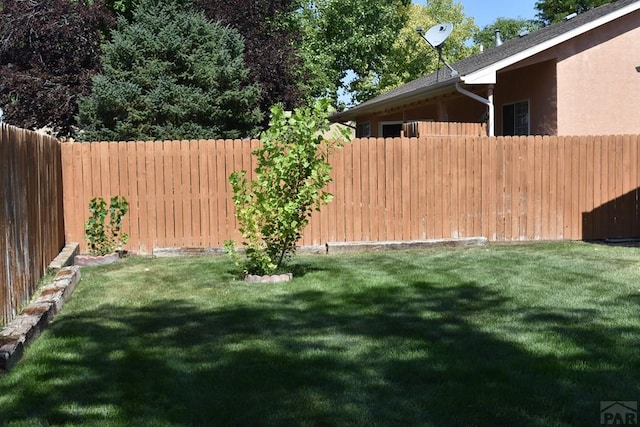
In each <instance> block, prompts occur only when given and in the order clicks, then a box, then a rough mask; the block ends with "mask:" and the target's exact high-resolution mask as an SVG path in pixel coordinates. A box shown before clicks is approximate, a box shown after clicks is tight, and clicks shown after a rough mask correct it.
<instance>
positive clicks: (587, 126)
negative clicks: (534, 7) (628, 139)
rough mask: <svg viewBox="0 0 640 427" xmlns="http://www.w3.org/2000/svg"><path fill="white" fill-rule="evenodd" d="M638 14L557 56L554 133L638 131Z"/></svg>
mask: <svg viewBox="0 0 640 427" xmlns="http://www.w3.org/2000/svg"><path fill="white" fill-rule="evenodd" d="M639 22H640V12H635V13H633V14H631V15H629V16H627V17H624V18H621V19H619V20H617V21H616V22H615V23H612V24H608V25H607V26H606V27H605V28H603V29H599V30H598V31H597V32H593V31H592V32H590V33H587V34H585V35H583V36H581V37H578V38H576V39H574V40H572V41H570V42H567V43H564V44H563V45H562V46H561V49H560V50H559V52H558V64H557V73H558V135H608V134H638V133H640V73H638V72H637V71H636V67H637V66H640V28H634V27H637V26H638V24H639Z"/></svg>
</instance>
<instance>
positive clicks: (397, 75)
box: [376, 0, 477, 93]
mask: <svg viewBox="0 0 640 427" xmlns="http://www.w3.org/2000/svg"><path fill="white" fill-rule="evenodd" d="M443 22H449V23H452V24H453V32H452V33H451V36H450V37H449V38H448V39H447V41H446V42H445V45H444V47H443V56H445V59H446V60H447V62H455V61H458V60H460V59H463V58H465V57H467V56H469V55H470V54H472V53H473V47H470V46H467V45H466V44H465V41H466V40H468V39H470V38H471V37H472V36H473V33H474V32H475V31H476V30H477V27H476V25H475V24H474V23H473V19H471V18H468V17H466V16H465V15H464V12H463V8H462V5H461V4H460V3H454V1H453V0H433V1H430V2H428V4H427V5H426V6H423V5H419V4H412V5H410V6H409V9H408V13H407V20H406V22H405V24H404V26H403V28H402V29H401V30H400V33H399V34H398V38H397V39H396V40H395V42H394V43H393V46H392V49H391V52H390V54H389V56H388V58H387V61H385V66H384V68H383V72H382V73H381V74H380V77H379V79H378V81H379V83H378V87H377V88H376V89H377V92H378V93H379V92H384V91H385V90H389V89H392V88H394V87H396V86H399V85H401V84H403V83H407V82H409V81H411V80H414V79H416V78H418V77H421V76H423V75H425V74H428V73H431V72H433V71H436V70H437V69H438V66H442V65H443V64H441V63H440V60H439V58H438V53H437V51H436V50H435V49H432V48H431V47H429V46H428V45H427V44H426V43H425V41H424V40H423V39H422V37H420V35H419V34H418V33H417V31H416V28H417V27H419V26H421V27H423V28H424V29H425V30H427V29H429V28H430V27H432V26H434V25H436V24H437V23H443Z"/></svg>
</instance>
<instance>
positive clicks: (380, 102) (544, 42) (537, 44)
mask: <svg viewBox="0 0 640 427" xmlns="http://www.w3.org/2000/svg"><path fill="white" fill-rule="evenodd" d="M638 9H640V0H613V1H612V2H611V3H608V4H606V5H603V6H600V7H597V8H594V9H591V10H589V11H587V12H584V13H581V14H579V15H576V16H575V17H573V18H571V19H567V20H565V21H562V22H558V23H556V24H553V25H549V26H547V27H544V28H541V29H540V30H538V31H535V32H532V33H530V34H527V35H525V36H523V37H519V38H515V39H511V40H508V41H506V42H504V43H503V44H502V45H500V46H496V47H494V48H491V49H487V50H485V51H484V52H480V53H477V54H475V55H472V56H469V57H468V58H465V59H463V60H461V61H459V62H456V63H455V64H452V67H453V68H454V69H455V70H456V71H457V72H458V75H457V76H451V75H450V72H449V70H448V69H446V68H441V69H440V70H438V71H436V72H433V73H431V74H428V75H425V76H423V77H420V78H418V79H416V80H413V81H411V82H409V83H407V84H405V85H402V86H399V87H397V88H395V89H392V90H390V91H388V92H385V93H383V94H382V95H380V96H378V97H376V98H373V99H371V100H369V101H366V102H363V103H362V104H360V105H357V106H355V107H353V108H350V109H348V110H345V111H343V112H341V113H336V114H334V115H333V116H332V117H331V121H334V122H343V121H348V120H355V119H356V118H357V117H358V116H360V115H363V114H368V113H375V112H378V111H380V110H382V109H388V108H394V107H398V106H400V105H403V104H407V103H410V102H413V101H417V100H422V99H425V98H428V97H433V96H437V95H439V94H441V93H446V92H451V90H452V87H453V86H454V85H455V84H456V82H462V83H465V84H468V85H474V84H476V85H478V84H495V83H496V80H497V73H498V71H499V70H502V69H504V68H506V67H508V66H510V65H513V64H515V63H517V62H520V61H522V60H524V59H527V58H530V57H532V56H534V55H536V54H538V53H540V52H542V51H545V50H547V49H549V48H552V47H554V46H557V45H559V44H560V43H563V42H565V41H567V40H570V39H572V38H574V37H577V36H579V35H581V34H584V33H586V32H588V31H591V30H593V29H595V28H598V27H600V26H602V25H604V24H606V23H609V22H611V21H614V20H616V19H618V18H620V17H622V16H625V15H627V14H629V13H631V12H634V11H636V10H638Z"/></svg>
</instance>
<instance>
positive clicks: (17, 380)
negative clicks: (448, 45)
mask: <svg viewBox="0 0 640 427" xmlns="http://www.w3.org/2000/svg"><path fill="white" fill-rule="evenodd" d="M294 263H295V265H294V271H295V275H296V276H295V278H294V280H293V281H291V282H289V283H281V284H249V283H245V282H242V281H238V280H234V275H233V272H232V271H231V266H230V263H229V262H228V260H227V258H226V257H202V258H179V259H178V258H173V259H150V258H136V257H131V258H128V259H125V260H123V261H122V262H120V263H119V264H117V265H114V266H108V267H95V268H91V269H89V268H87V269H83V270H82V281H81V283H80V284H79V286H78V288H77V289H76V292H75V294H74V296H73V298H72V299H71V301H70V302H69V303H68V304H67V305H66V306H65V308H64V310H63V313H62V314H61V315H60V316H59V317H58V318H57V320H56V321H55V322H54V324H53V325H52V326H51V327H50V328H49V329H48V330H47V331H46V332H45V333H44V334H43V335H42V336H41V337H40V338H39V339H38V340H37V341H36V342H35V343H34V344H33V345H32V346H31V347H30V348H29V349H28V351H27V352H26V355H25V357H24V359H23V360H22V361H21V362H20V363H19V364H18V365H17V366H16V367H15V368H14V370H13V371H11V372H10V373H9V374H6V375H3V376H0V418H1V419H2V420H3V421H4V422H5V423H7V424H8V425H16V426H22V425H59V424H64V425H100V426H109V425H122V426H134V425H135V426H145V425H146V426H163V425H178V426H187V425H194V426H198V425H212V426H217V425H227V424H228V425H400V426H410V425H411V426H413V425H422V426H466V425H482V426H499V425H513V426H564V425H572V426H589V425H591V426H596V425H599V424H600V401H612V400H624V401H638V400H640V364H639V363H638V361H639V360H640V316H639V313H640V310H639V309H640V249H638V248H617V247H606V246H600V245H591V244H585V243H557V244H556V243H554V244H526V245H500V246H488V247H476V248H464V249H429V250H420V251H394V252H378V253H363V254H353V255H333V256H326V255H316V256H300V257H298V258H296V260H295V261H294ZM0 424H2V423H0Z"/></svg>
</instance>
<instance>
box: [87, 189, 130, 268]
mask: <svg viewBox="0 0 640 427" xmlns="http://www.w3.org/2000/svg"><path fill="white" fill-rule="evenodd" d="M128 211H129V203H128V202H127V199H125V198H124V197H120V196H116V197H112V198H111V202H110V204H109V209H107V202H105V200H104V199H103V198H102V197H94V198H93V199H91V201H90V202H89V212H91V216H90V217H89V219H88V220H87V222H85V224H84V233H85V240H86V241H87V243H88V244H89V253H90V254H91V255H106V254H110V253H112V252H115V251H116V250H117V249H121V248H122V246H123V245H124V244H125V243H127V240H129V236H128V235H127V234H126V233H124V232H123V231H122V219H123V218H124V216H125V215H126V214H127V212H128ZM107 216H109V221H108V223H107Z"/></svg>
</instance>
